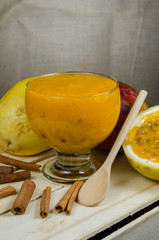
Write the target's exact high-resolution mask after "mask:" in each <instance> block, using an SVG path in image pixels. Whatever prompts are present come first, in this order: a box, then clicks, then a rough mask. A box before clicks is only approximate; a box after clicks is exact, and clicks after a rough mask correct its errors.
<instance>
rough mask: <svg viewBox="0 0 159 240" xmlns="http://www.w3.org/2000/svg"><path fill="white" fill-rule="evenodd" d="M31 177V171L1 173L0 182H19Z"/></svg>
mask: <svg viewBox="0 0 159 240" xmlns="http://www.w3.org/2000/svg"><path fill="white" fill-rule="evenodd" d="M30 178H31V173H30V171H21V172H15V173H8V174H0V184H1V183H7V182H18V181H22V180H26V179H30Z"/></svg>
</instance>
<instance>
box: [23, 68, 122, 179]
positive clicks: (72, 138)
mask: <svg viewBox="0 0 159 240" xmlns="http://www.w3.org/2000/svg"><path fill="white" fill-rule="evenodd" d="M26 112H27V115H28V118H29V121H30V124H31V127H32V129H33V130H34V131H35V133H36V134H37V135H38V136H39V137H40V138H41V139H42V140H43V141H44V142H45V143H47V144H48V145H49V146H51V147H52V148H53V149H55V150H56V152H57V155H56V157H53V158H52V159H50V160H49V161H48V162H46V163H45V165H44V166H43V168H42V173H43V174H44V176H45V177H46V178H48V179H49V180H52V181H55V182H63V183H72V182H74V181H76V180H79V179H80V180H85V179H87V178H88V177H89V176H90V175H92V174H93V173H94V172H95V171H96V169H95V167H94V165H93V164H92V162H91V159H90V151H91V149H92V148H94V147H95V146H97V145H98V144H99V143H101V142H102V141H103V140H104V139H106V138H107V137H108V136H109V134H110V133H111V132H112V130H113V129H114V127H115V125H116V123H117V120H118V117H119V113H120V91H119V84H118V82H117V81H116V80H115V79H114V78H112V77H109V76H106V75H103V74H97V73H87V72H62V73H52V74H47V75H43V76H40V77H37V78H35V79H33V80H30V81H29V82H28V83H27V87H26Z"/></svg>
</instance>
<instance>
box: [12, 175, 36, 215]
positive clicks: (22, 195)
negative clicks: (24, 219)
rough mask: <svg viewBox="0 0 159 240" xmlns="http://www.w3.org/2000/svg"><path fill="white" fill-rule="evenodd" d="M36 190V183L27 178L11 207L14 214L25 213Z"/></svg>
mask: <svg viewBox="0 0 159 240" xmlns="http://www.w3.org/2000/svg"><path fill="white" fill-rule="evenodd" d="M34 190H35V183H34V182H33V181H31V180H28V179H27V180H25V181H24V183H23V184H22V186H21V189H20V191H19V194H18V196H17V197H16V199H15V201H14V203H13V206H12V208H11V212H12V213H13V214H14V215H17V214H19V215H22V214H24V213H25V211H26V209H27V206H28V204H29V202H30V199H31V197H32V195H33V192H34Z"/></svg>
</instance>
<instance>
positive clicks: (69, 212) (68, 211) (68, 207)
mask: <svg viewBox="0 0 159 240" xmlns="http://www.w3.org/2000/svg"><path fill="white" fill-rule="evenodd" d="M83 184H84V182H83V181H79V182H78V185H77V187H76V188H75V190H74V191H73V193H72V195H71V197H70V199H69V201H68V204H67V207H66V214H67V215H70V214H71V211H72V207H73V203H74V201H75V199H76V197H77V195H78V192H79V190H80V188H81V187H82V185H83Z"/></svg>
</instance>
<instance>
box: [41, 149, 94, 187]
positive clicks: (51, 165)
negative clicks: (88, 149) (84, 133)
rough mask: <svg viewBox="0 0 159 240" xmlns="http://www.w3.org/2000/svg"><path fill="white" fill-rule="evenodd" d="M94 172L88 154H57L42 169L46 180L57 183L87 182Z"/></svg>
mask: <svg viewBox="0 0 159 240" xmlns="http://www.w3.org/2000/svg"><path fill="white" fill-rule="evenodd" d="M95 171H96V168H95V166H94V165H93V164H92V163H91V162H90V153H87V154H80V155H79V154H63V153H57V156H55V157H53V158H52V159H50V160H49V161H47V162H46V163H45V164H44V166H43V168H42V173H43V175H44V176H45V177H46V178H47V179H49V180H51V181H54V182H59V183H73V182H75V181H77V180H87V179H88V177H90V176H91V175H92V174H93V173H94V172H95Z"/></svg>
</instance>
